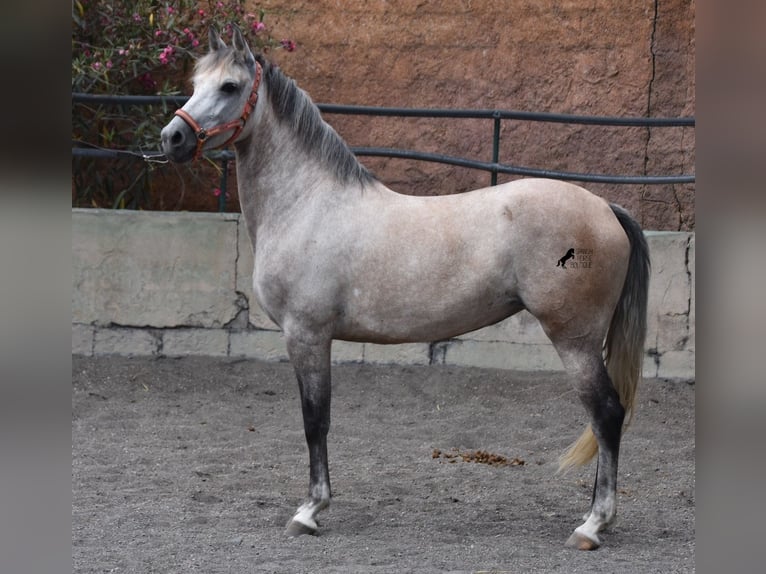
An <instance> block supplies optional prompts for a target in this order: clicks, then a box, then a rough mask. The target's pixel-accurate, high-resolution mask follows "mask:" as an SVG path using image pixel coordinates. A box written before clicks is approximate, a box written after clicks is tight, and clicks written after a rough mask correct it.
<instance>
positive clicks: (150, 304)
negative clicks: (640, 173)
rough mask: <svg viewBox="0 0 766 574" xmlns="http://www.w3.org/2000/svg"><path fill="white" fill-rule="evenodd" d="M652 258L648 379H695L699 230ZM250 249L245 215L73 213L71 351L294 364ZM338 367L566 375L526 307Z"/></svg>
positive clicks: (350, 353)
mask: <svg viewBox="0 0 766 574" xmlns="http://www.w3.org/2000/svg"><path fill="white" fill-rule="evenodd" d="M646 236H647V241H648V243H649V247H650V250H651V257H652V277H651V285H650V293H649V316H648V336H647V344H646V355H645V361H644V372H645V374H646V376H656V377H662V378H670V379H687V380H688V379H693V378H694V352H695V345H694V320H695V313H694V304H695V287H694V285H695V274H694V255H695V254H694V246H695V241H694V234H692V233H686V232H647V233H646ZM252 271H253V261H252V251H251V247H250V243H249V240H248V238H247V232H246V230H245V226H244V223H243V221H242V219H241V216H240V215H239V214H211V213H159V212H126V211H111V210H81V209H75V210H73V211H72V275H73V289H72V352H73V353H78V354H85V355H108V354H120V355H156V356H183V355H212V356H223V357H227V356H228V357H248V358H257V359H263V360H274V361H284V360H287V353H286V351H285V345H284V341H283V339H282V336H281V333H280V332H279V330H278V329H277V327H276V326H275V325H274V324H273V323H272V322H271V321H270V320H269V319H268V317H267V316H266V315H265V313H264V312H263V311H262V310H261V309H260V307H259V306H258V305H257V303H256V302H255V301H254V299H253V296H252V284H251V276H252ZM333 359H334V361H335V362H369V363H400V364H422V365H428V364H452V365H463V366H479V367H491V368H504V369H520V370H559V369H561V362H560V361H559V358H558V356H557V355H556V352H555V351H554V349H553V347H552V345H551V344H550V342H549V341H548V339H547V337H546V336H545V334H544V333H543V331H542V329H541V328H540V325H539V324H538V322H537V320H536V319H534V317H532V316H531V315H530V314H529V313H527V312H526V311H525V312H522V313H518V314H517V315H514V316H513V317H510V318H508V319H506V320H505V321H503V322H501V323H498V324H497V325H493V326H491V327H487V328H485V329H481V330H478V331H474V332H472V333H467V334H466V335H463V336H461V337H458V338H456V339H453V340H450V341H437V342H433V343H418V344H409V345H373V344H357V343H347V342H343V341H336V342H334V344H333Z"/></svg>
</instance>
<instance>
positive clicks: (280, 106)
mask: <svg viewBox="0 0 766 574" xmlns="http://www.w3.org/2000/svg"><path fill="white" fill-rule="evenodd" d="M193 82H194V94H193V95H192V97H191V98H190V99H189V101H188V102H187V103H186V105H184V107H183V108H182V110H179V111H178V112H176V116H175V117H174V118H173V119H172V120H171V121H170V123H168V125H167V126H166V127H165V128H164V129H163V130H162V148H163V151H164V152H165V154H166V155H167V156H168V158H170V159H171V160H172V161H175V162H185V161H189V160H191V159H193V158H195V157H197V156H199V155H200V154H201V153H202V152H203V151H204V150H208V149H212V148H215V147H219V146H222V145H225V144H227V143H229V142H233V143H234V147H235V149H236V155H237V179H238V185H239V197H240V202H241V205H242V213H243V216H244V219H245V222H246V224H247V229H248V232H249V235H250V240H251V241H252V246H253V253H254V256H255V272H254V275H253V286H254V293H255V297H256V298H257V300H258V302H259V303H260V305H261V306H262V307H263V309H264V310H265V311H266V313H268V315H269V317H271V319H272V320H273V321H274V322H275V323H276V324H277V325H279V326H280V327H281V329H282V331H283V333H284V337H285V341H286V344H287V351H288V354H289V357H290V360H291V362H292V364H293V366H294V368H295V372H296V375H297V379H298V384H299V388H300V394H301V401H302V407H303V420H304V426H305V432H306V440H307V442H308V447H309V460H310V476H309V495H308V500H307V501H306V503H305V504H303V505H302V506H300V508H298V510H297V512H296V513H295V515H294V516H293V518H292V519H291V520H290V522H289V523H288V526H287V532H288V533H289V534H290V535H297V534H303V533H312V534H313V533H316V531H317V523H316V515H317V514H318V513H319V512H320V511H321V510H322V509H324V508H326V507H327V506H328V505H329V503H330V477H329V470H328V462H327V434H328V430H329V428H330V347H331V342H332V340H333V339H341V340H345V341H366V342H373V343H405V342H415V341H436V340H442V339H449V338H450V337H455V336H457V335H460V334H462V333H466V332H468V331H473V330H475V329H478V328H480V327H484V326H486V325H491V324H493V323H497V322H498V321H501V320H502V319H505V318H506V317H508V316H510V315H513V314H514V313H517V312H518V311H521V310H522V309H526V310H528V311H529V312H530V313H531V314H532V315H534V316H535V317H536V318H537V319H538V320H539V322H540V324H541V325H542V328H543V330H544V331H545V333H546V334H547V336H548V337H549V338H550V340H551V341H552V343H553V345H554V347H555V348H556V351H557V352H558V354H559V356H560V358H561V361H562V363H563V365H564V368H565V369H566V371H567V372H568V374H569V375H570V376H571V380H572V384H573V385H574V387H575V389H576V390H577V393H578V396H579V397H580V399H581V401H582V403H583V405H584V406H585V409H586V410H587V412H588V414H589V415H590V420H591V424H590V425H589V426H588V428H586V429H585V432H584V433H583V434H582V436H581V437H580V438H579V439H578V441H577V442H576V443H575V444H574V445H573V446H572V447H571V448H570V450H569V451H568V452H567V453H566V454H565V455H564V456H563V458H562V467H567V466H570V465H573V464H583V463H585V462H587V461H588V460H590V459H591V458H592V457H593V456H594V455H595V454H596V453H598V464H597V468H596V479H595V485H594V490H593V500H592V504H591V508H590V511H589V512H588V514H587V515H586V517H585V522H584V523H583V524H582V525H580V526H578V527H577V528H576V529H575V531H574V532H573V534H572V535H571V536H570V537H569V539H568V541H567V544H568V545H569V546H573V547H576V548H580V549H594V548H597V547H598V546H599V545H600V541H599V537H598V533H599V532H600V531H601V530H603V529H604V528H606V527H607V526H608V525H609V524H610V523H611V522H612V521H613V519H614V517H615V513H616V498H615V492H616V483H617V459H618V452H619V446H620V438H621V434H622V430H623V424H624V423H625V422H626V420H628V418H626V415H628V414H629V413H630V411H631V409H632V406H633V400H634V396H635V392H636V386H637V384H638V381H639V379H640V377H641V362H642V355H643V345H644V338H645V334H646V304H647V285H648V277H649V257H648V249H647V245H646V242H645V240H644V237H643V234H642V232H641V229H640V227H639V226H638V224H637V223H636V222H635V221H634V220H633V219H632V218H631V217H630V216H629V215H628V214H627V213H626V212H625V211H624V210H623V209H621V208H620V207H618V206H615V205H610V204H608V203H607V202H606V201H604V200H603V199H601V198H599V197H597V196H595V195H593V194H592V193H590V192H589V191H587V190H585V189H582V188H580V187H577V186H575V185H571V184H568V183H563V182H558V181H552V180H545V179H525V180H520V181H514V182H511V183H506V184H503V185H498V186H495V187H490V188H485V189H479V190H475V191H471V192H468V193H463V194H457V195H446V196H437V197H425V196H418V197H414V196H407V195H402V194H399V193H396V192H394V191H392V190H390V189H389V188H387V187H386V186H385V185H384V184H383V183H381V182H380V181H379V180H378V179H376V178H375V177H374V176H373V175H372V174H370V173H369V172H368V171H367V170H366V169H365V168H364V167H363V166H362V165H361V164H360V163H359V162H358V161H357V159H356V157H355V156H354V155H353V154H352V153H351V151H350V150H349V149H348V147H347V146H346V144H345V143H344V142H343V140H342V139H341V138H340V137H339V136H338V134H337V133H336V132H335V131H334V130H333V129H332V128H331V127H330V126H329V125H327V124H326V123H325V122H324V121H323V119H322V118H321V116H320V114H319V111H318V109H317V107H316V106H315V105H314V104H313V103H312V101H311V99H310V98H309V96H308V95H307V94H306V93H305V92H303V91H302V90H301V89H299V88H298V87H297V86H296V84H295V82H294V81H293V80H291V79H289V78H288V77H286V76H285V75H284V74H283V73H282V72H281V71H280V70H279V69H278V68H277V67H276V66H274V65H272V64H270V63H268V62H267V61H266V60H265V59H264V58H262V57H261V56H257V57H256V56H253V54H252V53H251V51H250V48H249V47H248V45H247V43H246V42H245V40H244V38H243V37H242V34H241V32H240V31H239V30H237V29H235V30H234V34H233V39H232V45H231V47H229V46H227V45H226V44H225V43H224V42H223V41H222V40H221V37H220V36H219V34H218V33H217V32H216V31H215V30H211V32H210V52H209V53H208V54H207V55H205V56H204V57H202V58H201V59H200V60H199V61H198V62H197V65H196V69H195V73H194V77H193ZM573 246H574V248H577V249H578V250H579V249H587V250H588V252H589V253H592V256H591V264H590V266H589V267H587V268H583V269H567V271H566V272H562V271H561V270H560V269H556V266H555V262H556V261H557V260H558V259H559V258H560V257H561V254H562V253H564V252H565V251H567V250H568V249H570V248H572V247H573Z"/></svg>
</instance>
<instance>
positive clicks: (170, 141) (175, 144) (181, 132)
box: [160, 117, 197, 163]
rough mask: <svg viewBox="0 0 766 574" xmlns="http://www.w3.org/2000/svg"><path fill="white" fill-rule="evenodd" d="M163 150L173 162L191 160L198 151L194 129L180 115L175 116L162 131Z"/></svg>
mask: <svg viewBox="0 0 766 574" xmlns="http://www.w3.org/2000/svg"><path fill="white" fill-rule="evenodd" d="M160 139H161V142H162V152H163V153H164V154H165V155H166V156H167V157H168V159H169V160H170V161H172V162H176V163H185V162H187V161H191V159H192V158H193V157H194V154H195V152H196V151H197V138H196V137H195V136H194V132H193V131H192V129H191V128H190V127H189V126H188V125H187V124H186V122H184V121H183V120H182V119H181V118H179V117H174V118H173V119H172V120H170V123H168V125H166V126H165V127H164V128H162V132H160Z"/></svg>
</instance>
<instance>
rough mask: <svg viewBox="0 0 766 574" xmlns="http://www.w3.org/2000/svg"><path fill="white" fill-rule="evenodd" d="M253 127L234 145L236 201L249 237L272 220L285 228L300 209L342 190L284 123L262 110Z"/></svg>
mask: <svg viewBox="0 0 766 574" xmlns="http://www.w3.org/2000/svg"><path fill="white" fill-rule="evenodd" d="M255 128H256V129H255V130H254V131H253V133H252V135H251V136H250V137H248V138H246V140H244V141H243V142H241V143H238V144H237V146H236V149H237V182H238V188H239V200H240V205H241V207H242V213H243V215H244V217H245V220H246V222H247V225H248V231H249V233H250V237H251V239H252V240H253V241H255V239H256V234H258V233H263V232H264V231H267V230H268V229H269V228H271V227H272V224H276V225H279V228H280V229H282V230H284V226H285V225H286V224H287V222H289V221H290V220H291V219H296V215H297V214H298V213H299V212H300V211H302V210H305V209H321V206H322V205H323V204H328V206H329V204H330V203H332V202H334V201H338V200H339V199H340V197H339V196H340V195H342V194H343V193H344V189H343V187H342V186H341V185H340V184H339V183H338V182H337V180H336V178H335V177H334V176H333V175H332V173H331V171H330V170H329V169H327V168H326V167H325V166H322V165H320V163H319V162H318V161H317V160H316V158H314V157H311V155H310V154H309V153H308V152H307V151H306V150H305V149H304V147H303V146H302V145H301V144H300V142H299V141H297V138H296V136H295V134H293V133H291V131H290V128H289V127H288V126H286V125H284V124H280V122H278V121H277V120H276V118H274V117H272V116H270V115H267V116H266V117H264V118H262V119H261V121H260V122H259V123H258V125H257V126H255Z"/></svg>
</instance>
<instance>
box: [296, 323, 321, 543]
mask: <svg viewBox="0 0 766 574" xmlns="http://www.w3.org/2000/svg"><path fill="white" fill-rule="evenodd" d="M286 338H287V352H288V354H289V356H290V361H291V362H292V364H293V367H294V368H295V374H296V376H297V378H298V387H299V388H300V393H301V405H302V408H303V426H304V430H305V431H306V442H307V443H308V448H309V465H310V470H309V498H308V500H307V501H306V502H305V503H304V504H302V505H301V506H300V507H299V508H298V510H297V511H296V513H295V515H294V516H293V517H292V518H291V519H290V522H288V523H287V531H286V532H287V534H288V535H289V536H299V535H301V534H316V532H317V522H316V515H317V514H318V513H319V512H320V511H321V510H323V509H325V508H327V507H328V506H329V505H330V471H329V467H328V464H327V433H328V431H329V430H330V394H331V393H330V387H331V384H330V347H331V342H332V341H331V339H330V338H329V337H328V338H317V337H314V336H301V335H299V336H294V335H290V334H286Z"/></svg>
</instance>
